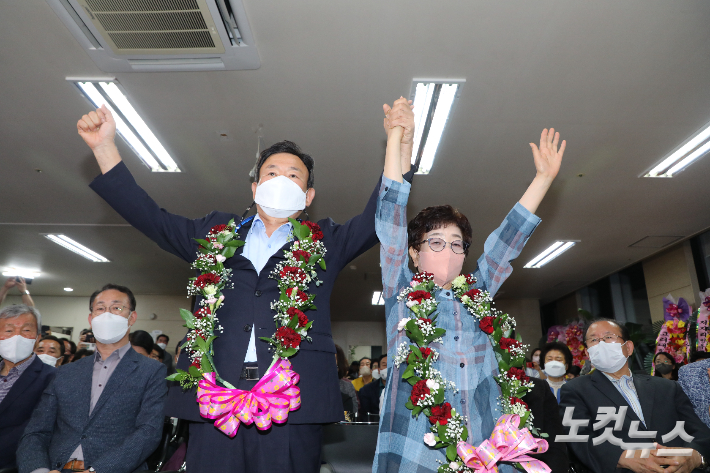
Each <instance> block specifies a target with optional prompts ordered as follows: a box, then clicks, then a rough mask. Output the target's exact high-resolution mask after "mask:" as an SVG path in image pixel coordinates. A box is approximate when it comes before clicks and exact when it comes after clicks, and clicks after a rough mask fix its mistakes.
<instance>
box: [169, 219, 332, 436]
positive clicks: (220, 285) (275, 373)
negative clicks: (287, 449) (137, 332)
mask: <svg viewBox="0 0 710 473" xmlns="http://www.w3.org/2000/svg"><path fill="white" fill-rule="evenodd" d="M249 220H251V219H247V220H245V221H242V223H240V224H239V225H235V223H234V219H232V220H230V221H229V223H227V224H226V225H216V226H214V227H212V229H211V230H210V231H209V233H208V234H207V236H206V238H205V239H197V238H196V239H195V241H196V242H197V243H198V244H199V245H200V246H199V253H198V254H197V259H196V260H195V261H194V262H193V263H192V268H194V269H196V270H198V271H200V273H201V274H200V275H199V276H197V277H195V278H191V279H190V282H189V284H188V286H187V290H188V295H189V296H191V295H200V296H202V297H203V299H202V300H201V301H200V308H199V309H197V310H196V311H195V312H194V313H192V312H190V311H189V310H185V309H180V315H181V316H182V318H183V320H185V327H187V328H188V333H187V341H186V342H185V344H184V345H183V347H182V348H183V351H184V352H186V354H187V356H189V357H190V360H191V361H192V364H191V365H190V368H189V369H188V371H184V370H177V373H175V374H172V375H170V376H168V379H169V380H171V381H178V382H180V385H181V386H182V387H183V388H184V389H190V388H193V387H195V386H197V402H198V403H199V405H200V414H201V415H202V416H203V417H206V418H209V419H215V423H214V425H215V427H217V428H219V429H220V430H222V431H223V432H224V433H225V434H227V435H229V436H230V437H234V436H235V435H236V434H237V429H238V428H239V424H240V422H243V423H245V424H247V425H249V424H251V423H256V426H257V428H259V429H260V430H266V429H268V428H269V427H271V423H272V422H276V423H284V422H286V420H287V419H288V413H289V411H293V410H296V409H298V407H299V406H300V404H301V398H300V389H299V388H298V387H297V386H296V384H297V383H298V380H299V377H298V374H297V373H296V372H295V371H293V369H292V367H291V363H290V362H289V361H288V358H289V357H291V356H293V355H295V354H296V353H297V352H298V350H299V347H300V344H301V341H302V340H308V341H309V342H310V341H311V339H310V337H308V330H309V329H310V328H311V325H312V324H313V322H312V321H309V320H308V316H307V315H306V314H305V311H307V310H311V309H315V308H316V306H315V305H314V304H313V299H315V297H316V296H315V294H311V295H309V294H308V293H307V292H306V291H308V286H309V285H310V284H311V283H312V282H315V284H316V286H319V285H320V284H321V281H320V280H318V276H317V274H316V268H315V267H316V265H318V266H320V268H321V269H322V270H325V259H324V255H325V252H326V249H325V245H323V242H322V241H321V240H322V239H323V232H322V231H321V228H320V226H318V224H316V223H313V222H309V221H305V222H303V223H300V222H298V221H297V220H294V219H292V218H289V222H291V225H292V230H291V235H290V236H289V241H292V244H291V246H290V247H289V248H288V249H286V250H284V253H285V256H286V261H285V262H282V263H280V264H278V265H277V266H276V268H274V270H273V272H272V273H271V274H270V275H269V277H270V278H273V279H276V281H277V283H278V287H279V293H280V295H279V299H278V300H276V301H274V302H273V303H272V304H271V308H272V309H273V310H274V311H276V315H274V321H275V324H276V332H275V333H274V335H273V336H272V337H271V338H268V337H261V339H262V340H264V341H266V342H268V343H269V344H271V345H272V346H273V347H274V359H273V362H272V363H271V366H270V367H269V369H268V370H267V371H266V373H265V374H264V375H263V376H262V378H261V379H260V380H259V382H258V383H257V384H256V386H254V388H252V389H251V390H250V391H245V390H242V389H237V388H235V387H234V385H232V384H230V383H229V382H228V381H226V380H224V379H222V378H221V377H220V375H219V372H218V371H217V367H216V366H215V363H214V347H213V343H214V340H215V339H216V338H217V336H218V335H217V333H222V331H223V327H222V326H221V325H219V319H218V318H217V311H218V310H219V308H220V307H221V306H222V305H223V304H224V294H222V291H223V290H224V289H231V288H233V287H234V285H233V284H232V283H231V282H230V280H229V278H230V276H231V272H232V270H231V269H228V268H225V266H224V262H225V261H226V260H227V259H229V258H231V257H232V256H234V254H235V253H236V251H237V249H238V248H239V247H241V246H243V245H244V243H245V242H243V241H241V240H239V236H238V234H237V232H238V230H239V228H241V226H242V225H243V224H244V223H247V222H248V221H249Z"/></svg>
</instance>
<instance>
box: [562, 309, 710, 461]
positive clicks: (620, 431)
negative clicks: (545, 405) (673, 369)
mask: <svg viewBox="0 0 710 473" xmlns="http://www.w3.org/2000/svg"><path fill="white" fill-rule="evenodd" d="M584 339H585V344H586V345H587V350H588V352H589V357H590V360H591V362H592V364H593V365H594V367H595V368H596V370H595V371H593V372H592V374H590V375H586V376H580V377H578V378H575V379H572V380H571V381H569V382H567V383H566V384H565V385H563V386H562V388H560V413H561V415H563V416H564V417H566V419H565V422H566V425H568V426H569V425H570V424H569V418H568V417H569V415H568V414H565V409H567V408H568V407H572V408H574V409H573V411H572V410H571V411H572V416H573V419H575V420H577V419H579V420H580V421H581V420H582V419H584V420H587V421H588V422H586V423H584V422H582V423H581V425H579V426H578V427H577V431H576V433H578V434H579V435H583V436H584V435H586V436H588V437H587V438H586V439H578V440H571V439H569V440H567V441H568V442H570V443H568V444H567V445H568V447H569V448H570V450H572V452H574V454H575V455H576V456H577V458H578V459H579V460H580V461H581V462H582V463H583V464H584V465H586V466H587V467H588V468H590V469H591V470H592V471H594V472H595V473H607V472H613V471H617V472H618V471H624V472H630V471H633V472H635V473H648V472H656V473H663V472H666V473H676V472H677V473H688V472H690V471H695V470H696V469H698V470H700V471H705V469H706V468H707V460H706V458H709V457H710V429H708V427H706V426H705V424H703V423H702V422H701V421H700V419H698V416H697V415H695V412H694V411H693V405H692V404H691V403H690V400H689V399H688V396H686V395H685V393H683V390H682V389H681V387H680V385H678V383H676V382H675V381H670V380H668V379H664V378H659V377H655V376H648V375H645V374H638V373H632V372H631V370H630V369H629V361H628V358H629V357H630V356H631V355H632V354H633V351H634V344H633V342H632V341H631V340H630V339H629V332H628V329H627V328H626V327H625V326H623V325H620V324H618V323H617V322H615V321H614V320H608V319H601V320H597V321H595V322H594V323H592V324H591V325H590V326H589V327H588V328H587V331H586V333H585V336H584ZM600 408H601V409H602V410H603V409H604V408H606V409H609V408H613V410H614V413H615V414H617V415H615V416H614V418H613V419H612V420H611V421H610V422H609V423H608V424H606V426H605V427H604V428H601V425H599V424H602V422H599V421H600V420H601V418H602V417H604V414H603V413H602V412H601V411H600ZM595 419H596V421H595ZM573 422H574V421H573ZM679 422H681V423H683V422H684V424H683V430H684V434H681V435H672V434H671V435H670V436H669V435H668V434H670V433H672V432H677V431H676V428H677V427H678V423H679ZM594 424H597V427H596V428H595V427H594ZM634 429H635V430H636V432H638V433H644V434H646V435H645V436H636V434H635V433H634ZM651 432H653V433H651ZM574 433H575V432H574V430H570V435H574ZM602 435H606V436H607V440H606V441H604V442H601V443H599V444H598V445H594V439H595V438H599V437H601V436H602ZM687 435H689V436H690V437H693V438H692V440H691V439H690V437H687ZM684 436H685V439H684V438H683V437H684ZM664 437H665V439H664ZM556 441H560V439H559V437H558V438H557V439H556ZM597 442H599V441H598V440H597ZM654 442H656V443H657V444H658V448H659V449H668V450H670V452H668V453H671V454H672V453H674V450H675V449H688V450H689V452H690V453H691V454H690V455H687V456H686V455H676V456H671V455H664V454H663V455H662V454H661V453H665V452H659V451H658V450H656V449H650V450H651V452H650V454H649V455H644V454H643V452H642V451H641V450H638V449H635V448H631V447H633V445H631V447H630V446H629V445H630V444H640V443H647V444H653V443H654ZM647 453H648V452H647ZM644 457H646V458H644Z"/></svg>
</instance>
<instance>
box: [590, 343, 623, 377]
mask: <svg viewBox="0 0 710 473" xmlns="http://www.w3.org/2000/svg"><path fill="white" fill-rule="evenodd" d="M625 344H626V342H624V343H606V342H599V343H597V344H596V345H594V346H593V347H589V348H587V353H589V360H590V361H591V362H592V364H593V365H594V367H595V368H596V369H598V370H599V371H603V372H604V373H616V372H617V371H619V370H620V369H621V368H622V367H623V366H624V364H625V363H626V357H625V356H624V353H623V352H622V351H621V347H622V346H623V345H625Z"/></svg>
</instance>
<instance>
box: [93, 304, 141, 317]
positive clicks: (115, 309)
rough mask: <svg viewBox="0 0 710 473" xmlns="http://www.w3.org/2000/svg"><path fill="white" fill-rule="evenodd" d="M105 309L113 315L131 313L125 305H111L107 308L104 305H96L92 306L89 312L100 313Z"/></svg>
mask: <svg viewBox="0 0 710 473" xmlns="http://www.w3.org/2000/svg"><path fill="white" fill-rule="evenodd" d="M106 310H108V311H109V312H111V313H112V314H114V315H123V314H130V313H131V310H130V309H128V307H126V306H125V305H112V306H111V307H109V308H108V309H107V308H106V307H105V306H102V305H101V306H98V307H94V309H93V310H92V311H91V313H92V314H93V315H101V314H103V313H104V312H106Z"/></svg>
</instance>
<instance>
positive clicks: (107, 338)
mask: <svg viewBox="0 0 710 473" xmlns="http://www.w3.org/2000/svg"><path fill="white" fill-rule="evenodd" d="M91 328H92V331H93V332H94V338H96V340H97V341H99V342H101V343H103V344H105V345H110V344H112V343H116V342H117V341H119V340H120V339H122V338H123V337H124V336H125V335H126V332H128V319H127V318H125V317H121V316H120V315H116V314H112V313H111V312H104V313H103V314H101V315H99V316H97V317H94V318H93V319H92V320H91Z"/></svg>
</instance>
